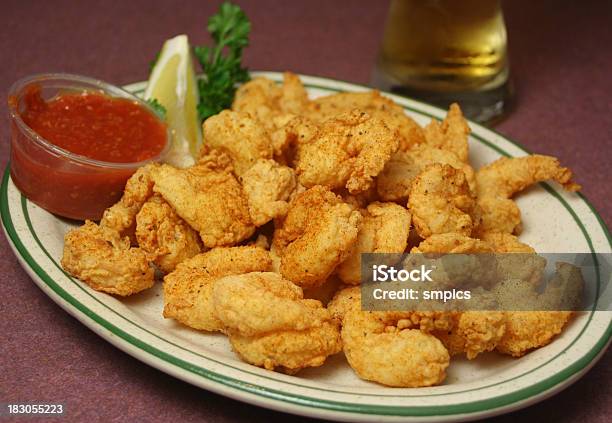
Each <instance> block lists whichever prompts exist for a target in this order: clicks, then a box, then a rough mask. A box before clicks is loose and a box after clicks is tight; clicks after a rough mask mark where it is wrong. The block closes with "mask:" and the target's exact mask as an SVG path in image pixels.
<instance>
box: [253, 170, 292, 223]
mask: <svg viewBox="0 0 612 423" xmlns="http://www.w3.org/2000/svg"><path fill="white" fill-rule="evenodd" d="M241 180H242V188H243V189H244V193H245V195H246V198H247V201H248V203H249V212H250V214H251V220H252V221H253V223H254V224H255V226H262V225H264V224H266V223H268V222H269V221H270V220H272V219H275V218H277V217H282V216H284V215H286V214H287V210H288V209H289V203H288V200H289V196H290V195H291V193H292V192H293V190H295V187H296V181H295V173H294V172H293V169H291V168H290V167H287V166H282V165H279V164H278V163H276V162H275V161H274V160H270V159H267V160H265V159H260V160H259V161H257V162H256V163H255V165H253V166H252V167H251V168H250V169H249V170H247V171H246V172H245V173H244V174H243V175H242V178H241Z"/></svg>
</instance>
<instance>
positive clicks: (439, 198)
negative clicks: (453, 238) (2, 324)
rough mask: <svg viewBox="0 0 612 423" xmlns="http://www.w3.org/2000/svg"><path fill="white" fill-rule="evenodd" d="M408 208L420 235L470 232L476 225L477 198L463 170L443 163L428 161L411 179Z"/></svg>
mask: <svg viewBox="0 0 612 423" xmlns="http://www.w3.org/2000/svg"><path fill="white" fill-rule="evenodd" d="M408 209H409V210H410V212H411V213H412V221H413V222H414V227H415V229H416V231H417V233H418V234H419V236H420V237H421V238H428V237H430V236H431V235H435V234H444V233H456V234H460V235H465V236H469V235H471V233H472V230H473V229H474V227H475V226H477V225H478V214H479V212H478V210H477V208H476V199H475V198H474V196H473V195H472V193H471V192H470V188H469V186H468V183H467V180H466V178H465V173H463V171H461V170H457V169H455V168H454V167H452V166H449V165H446V164H440V163H434V164H431V165H429V166H427V167H426V168H425V169H424V170H423V171H422V172H421V173H420V174H419V176H417V177H416V178H415V179H414V181H413V182H412V188H411V193H410V198H409V200H408Z"/></svg>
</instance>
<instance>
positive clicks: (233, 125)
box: [203, 110, 273, 176]
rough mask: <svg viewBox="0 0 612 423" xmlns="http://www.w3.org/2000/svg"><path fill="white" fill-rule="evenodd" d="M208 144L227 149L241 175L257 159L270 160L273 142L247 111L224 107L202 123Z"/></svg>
mask: <svg viewBox="0 0 612 423" xmlns="http://www.w3.org/2000/svg"><path fill="white" fill-rule="evenodd" d="M203 131H204V132H203V136H204V142H205V143H206V145H207V146H209V147H211V148H215V149H218V150H221V151H224V152H226V153H227V154H228V155H229V156H230V157H231V158H232V162H233V165H234V171H235V172H236V175H238V176H242V175H243V174H244V173H245V172H246V171H247V170H249V169H250V168H251V166H253V165H254V164H255V163H256V162H257V161H258V160H260V159H271V158H272V154H273V149H272V141H271V140H270V136H269V135H268V132H267V131H266V129H265V128H264V127H263V126H262V125H261V124H260V123H259V122H258V121H257V120H256V119H254V118H252V117H251V116H250V115H248V114H247V113H240V112H233V111H231V110H223V111H222V112H221V113H219V114H217V115H214V116H211V117H209V118H208V119H206V121H204V125H203Z"/></svg>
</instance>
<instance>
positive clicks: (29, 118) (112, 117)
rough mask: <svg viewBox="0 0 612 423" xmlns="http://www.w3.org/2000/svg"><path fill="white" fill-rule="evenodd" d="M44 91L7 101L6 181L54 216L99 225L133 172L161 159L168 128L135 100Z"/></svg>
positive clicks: (26, 91) (36, 87)
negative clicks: (8, 152)
mask: <svg viewBox="0 0 612 423" xmlns="http://www.w3.org/2000/svg"><path fill="white" fill-rule="evenodd" d="M43 90H44V82H43V86H42V87H41V85H40V84H30V85H27V86H25V87H23V89H22V90H21V92H20V93H18V94H17V95H11V96H10V97H9V109H10V110H11V111H15V112H16V113H15V114H16V116H13V114H11V117H12V118H13V120H12V122H11V135H12V140H11V141H12V143H11V178H12V180H13V182H14V183H15V185H16V186H17V187H18V188H19V189H20V190H21V192H22V193H23V194H24V195H26V196H27V197H28V198H29V199H30V200H32V201H33V202H35V203H36V204H38V205H39V206H41V207H43V208H44V209H46V210H48V211H50V212H52V213H55V214H58V215H60V216H63V217H68V218H71V219H79V220H83V219H92V220H98V219H100V218H101V217H102V213H103V211H104V210H105V209H106V208H108V207H110V206H111V205H112V204H114V203H115V202H117V201H118V200H119V198H120V197H121V195H122V193H123V188H124V187H125V183H126V181H127V179H128V178H129V177H130V176H131V175H132V174H133V173H134V172H135V171H136V169H137V168H138V167H140V166H142V165H144V164H146V163H147V162H148V161H151V160H152V159H159V158H160V156H161V155H162V154H163V153H164V152H165V150H166V147H167V143H168V131H167V127H166V125H165V124H164V123H163V122H162V121H161V120H160V119H159V118H158V117H157V116H156V115H155V114H154V113H153V112H152V111H150V109H148V108H147V106H145V105H144V104H143V103H142V102H140V101H139V100H135V99H132V98H117V97H111V96H109V95H107V94H105V93H104V92H102V91H100V90H99V89H98V90H95V91H94V90H80V91H76V92H75V91H74V90H73V91H66V90H60V91H58V92H57V93H55V94H54V95H52V96H51V97H48V96H45V95H44V93H43ZM117 90H119V89H117ZM45 97H46V98H45Z"/></svg>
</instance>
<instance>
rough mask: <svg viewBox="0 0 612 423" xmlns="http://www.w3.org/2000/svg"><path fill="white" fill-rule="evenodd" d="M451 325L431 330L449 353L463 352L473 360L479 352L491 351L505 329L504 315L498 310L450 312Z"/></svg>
mask: <svg viewBox="0 0 612 423" xmlns="http://www.w3.org/2000/svg"><path fill="white" fill-rule="evenodd" d="M449 315H452V318H453V325H452V327H451V328H450V329H449V330H435V331H433V332H432V334H433V335H434V336H436V338H438V339H440V340H441V341H442V343H443V344H444V346H445V347H446V348H447V349H448V352H449V353H450V355H455V354H462V353H465V354H466V355H467V358H468V359H470V360H473V359H474V358H476V356H477V355H478V354H480V353H483V352H486V351H492V350H494V349H495V347H497V345H498V343H499V342H500V340H501V339H502V337H503V336H504V333H505V331H506V316H505V313H503V312H500V311H465V312H462V313H454V314H450V313H449Z"/></svg>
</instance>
